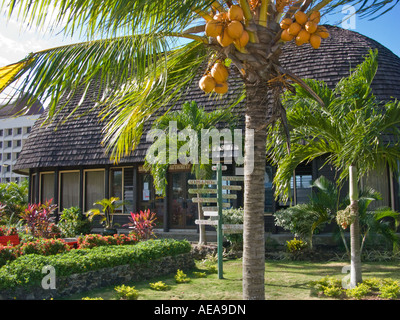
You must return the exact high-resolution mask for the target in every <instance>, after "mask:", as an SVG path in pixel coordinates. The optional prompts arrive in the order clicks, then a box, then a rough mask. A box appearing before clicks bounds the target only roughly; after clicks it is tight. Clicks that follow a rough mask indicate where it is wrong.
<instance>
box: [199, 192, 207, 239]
mask: <svg viewBox="0 0 400 320" xmlns="http://www.w3.org/2000/svg"><path fill="white" fill-rule="evenodd" d="M200 197H201V195H200V194H199V193H198V194H197V198H200ZM197 210H198V212H199V219H200V220H203V219H204V214H203V210H202V207H201V202H198V203H197ZM205 244H207V239H206V226H205V225H204V224H200V225H199V243H198V245H205Z"/></svg>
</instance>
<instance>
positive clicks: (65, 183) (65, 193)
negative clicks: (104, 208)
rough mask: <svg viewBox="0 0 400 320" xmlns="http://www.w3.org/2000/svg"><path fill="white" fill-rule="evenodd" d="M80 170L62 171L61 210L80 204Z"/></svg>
mask: <svg viewBox="0 0 400 320" xmlns="http://www.w3.org/2000/svg"><path fill="white" fill-rule="evenodd" d="M79 191H80V190H79V172H76V171H71V172H62V173H60V210H61V211H62V210H63V209H64V208H70V207H77V206H79Z"/></svg>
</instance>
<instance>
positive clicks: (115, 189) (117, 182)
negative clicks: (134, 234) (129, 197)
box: [110, 169, 124, 212]
mask: <svg viewBox="0 0 400 320" xmlns="http://www.w3.org/2000/svg"><path fill="white" fill-rule="evenodd" d="M110 175H111V176H110V197H117V198H119V199H120V201H123V199H124V197H123V193H122V176H123V174H122V169H111V171H110ZM122 211H123V210H122V208H121V207H120V208H118V210H117V211H116V212H122Z"/></svg>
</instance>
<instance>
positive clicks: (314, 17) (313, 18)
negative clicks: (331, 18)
mask: <svg viewBox="0 0 400 320" xmlns="http://www.w3.org/2000/svg"><path fill="white" fill-rule="evenodd" d="M308 20H310V21H312V22H314V23H316V24H318V23H319V21H320V20H321V13H320V12H319V11H313V12H311V14H310V17H309V18H308Z"/></svg>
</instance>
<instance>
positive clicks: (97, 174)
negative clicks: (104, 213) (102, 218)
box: [84, 170, 105, 212]
mask: <svg viewBox="0 0 400 320" xmlns="http://www.w3.org/2000/svg"><path fill="white" fill-rule="evenodd" d="M104 191H105V187H104V170H98V171H97V170H96V171H85V207H84V211H85V212H86V211H88V210H90V209H92V208H95V207H98V209H101V206H94V205H93V203H95V202H96V201H99V200H102V199H104Z"/></svg>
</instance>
